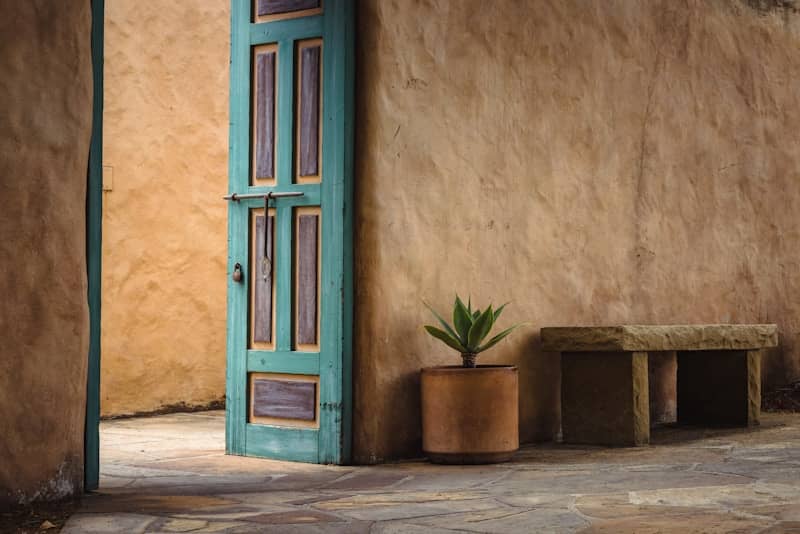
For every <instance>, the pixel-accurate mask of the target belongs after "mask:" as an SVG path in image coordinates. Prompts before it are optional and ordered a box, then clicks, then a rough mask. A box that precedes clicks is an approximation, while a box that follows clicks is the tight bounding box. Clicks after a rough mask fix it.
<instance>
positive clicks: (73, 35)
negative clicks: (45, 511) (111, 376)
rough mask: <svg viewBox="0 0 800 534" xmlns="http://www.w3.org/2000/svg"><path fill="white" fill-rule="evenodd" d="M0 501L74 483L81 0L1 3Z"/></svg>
mask: <svg viewBox="0 0 800 534" xmlns="http://www.w3.org/2000/svg"><path fill="white" fill-rule="evenodd" d="M0 13H2V17H0V72H2V73H3V75H2V76H0V102H2V112H0V199H3V210H2V215H1V216H0V265H2V266H3V267H2V269H3V276H0V295H2V298H0V509H2V508H4V507H5V506H8V505H10V504H15V503H20V502H22V503H25V502H30V501H33V500H42V499H57V498H62V497H67V496H70V495H73V494H75V493H78V492H80V491H81V490H82V487H83V428H84V415H85V406H86V369H87V354H88V348H89V316H88V305H87V281H86V248H85V242H86V219H85V206H86V170H87V165H88V161H89V139H90V136H91V127H92V63H91V12H90V7H89V2H88V1H87V2H51V1H49V0H30V1H25V2H18V1H16V0H0Z"/></svg>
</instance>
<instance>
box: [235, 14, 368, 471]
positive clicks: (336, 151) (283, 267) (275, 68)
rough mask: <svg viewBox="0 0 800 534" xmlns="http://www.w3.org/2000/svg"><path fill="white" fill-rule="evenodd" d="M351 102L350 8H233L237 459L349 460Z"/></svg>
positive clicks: (351, 51)
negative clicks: (237, 272) (237, 268)
mask: <svg viewBox="0 0 800 534" xmlns="http://www.w3.org/2000/svg"><path fill="white" fill-rule="evenodd" d="M326 73H327V75H326ZM352 97H353V6H352V1H351V0H327V1H325V2H324V5H322V4H321V2H319V1H316V2H306V1H303V0H251V1H248V0H234V1H233V2H232V21H231V131H230V175H229V195H228V197H226V198H230V203H229V211H228V229H229V230H228V231H229V250H228V252H229V258H228V266H229V273H232V272H233V271H234V268H235V266H236V265H237V264H238V265H239V266H240V268H241V271H242V275H243V276H242V280H241V281H240V282H236V281H233V280H232V278H229V282H228V331H227V343H228V349H227V352H228V354H227V361H228V365H227V376H226V381H227V386H226V387H227V396H226V398H227V404H226V412H227V413H226V445H227V450H228V452H229V453H231V454H241V455H250V456H265V457H269V458H281V459H290V460H300V461H307V462H319V463H344V462H347V460H348V458H349V453H350V418H351V404H352V403H351V391H350V389H351V382H350V362H351V355H350V350H351V340H350V338H351V326H352V236H351V232H352V111H353V104H352ZM323 125H324V127H323ZM323 176H324V179H323ZM265 214H266V217H265Z"/></svg>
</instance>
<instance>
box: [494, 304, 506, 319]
mask: <svg viewBox="0 0 800 534" xmlns="http://www.w3.org/2000/svg"><path fill="white" fill-rule="evenodd" d="M506 306H508V302H506V303H505V304H503V305H502V306H500V307H499V308H497V309H496V310H495V311H494V322H497V319H499V318H500V314H501V313H503V309H504V308H505V307H506Z"/></svg>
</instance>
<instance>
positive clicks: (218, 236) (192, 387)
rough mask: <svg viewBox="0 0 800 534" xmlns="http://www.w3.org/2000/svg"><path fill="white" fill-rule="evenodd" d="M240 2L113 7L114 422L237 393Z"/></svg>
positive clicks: (108, 90) (109, 283) (109, 396)
mask: <svg viewBox="0 0 800 534" xmlns="http://www.w3.org/2000/svg"><path fill="white" fill-rule="evenodd" d="M229 4H230V2H229V0H204V1H202V2H185V1H184V2H175V1H172V0H148V1H146V2H141V1H137V0H115V1H109V2H107V3H106V16H105V23H106V26H105V95H104V100H105V102H104V154H103V165H104V167H105V169H104V172H105V177H106V187H108V188H110V190H107V191H106V192H105V193H104V194H103V287H102V291H103V303H102V313H103V317H102V324H103V331H102V343H101V345H102V378H101V388H100V394H101V411H102V414H103V415H109V414H124V413H135V412H140V411H145V412H146V411H153V410H157V409H159V408H162V407H164V406H167V405H171V404H177V403H185V404H189V405H202V404H207V403H208V402H210V401H214V400H218V399H220V398H221V397H223V396H224V394H225V313H226V312H225V298H226V297H225V295H226V277H225V268H226V259H227V206H226V205H225V202H224V201H223V200H222V195H224V194H225V193H226V192H227V190H228V185H227V184H228V73H229V66H228V59H229V55H230V44H229V39H230V12H229V9H230V8H229Z"/></svg>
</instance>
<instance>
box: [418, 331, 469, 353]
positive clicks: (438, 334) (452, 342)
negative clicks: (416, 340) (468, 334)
mask: <svg viewBox="0 0 800 534" xmlns="http://www.w3.org/2000/svg"><path fill="white" fill-rule="evenodd" d="M425 330H427V331H428V333H429V334H430V335H432V336H433V337H435V338H436V339H439V340H441V341H444V342H445V344H447V346H448V347H450V348H451V349H454V350H457V351H458V352H466V349H465V348H464V346H463V345H462V344H461V343H460V342H459V341H458V340H457V339H456V338H454V337H452V336H451V335H449V334H448V333H447V332H445V331H444V330H439V329H438V328H436V327H435V326H431V325H425Z"/></svg>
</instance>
